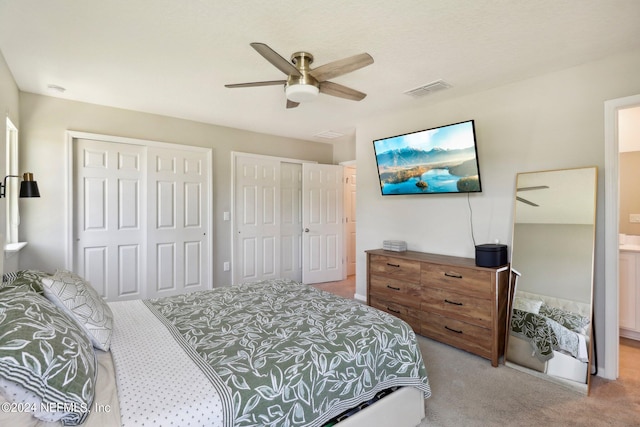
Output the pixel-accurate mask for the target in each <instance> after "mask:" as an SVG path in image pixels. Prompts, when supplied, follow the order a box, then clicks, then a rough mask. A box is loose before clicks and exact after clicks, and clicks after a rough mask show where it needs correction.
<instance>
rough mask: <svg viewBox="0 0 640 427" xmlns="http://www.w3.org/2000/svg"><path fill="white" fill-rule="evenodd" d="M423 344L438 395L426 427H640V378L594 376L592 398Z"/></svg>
mask: <svg viewBox="0 0 640 427" xmlns="http://www.w3.org/2000/svg"><path fill="white" fill-rule="evenodd" d="M418 341H419V343H420V348H421V350H422V354H423V357H424V359H425V365H426V366H427V371H428V376H429V381H430V384H431V390H432V397H431V398H429V399H427V400H426V401H425V410H426V419H425V420H424V421H423V422H422V424H421V426H438V427H449V426H456V427H457V426H465V427H468V426H544V425H556V426H640V381H639V379H638V378H631V379H628V380H627V379H620V380H618V381H607V380H604V379H602V378H600V377H593V379H592V387H591V395H590V396H588V397H587V396H584V395H581V394H579V393H576V392H574V391H570V390H568V389H565V388H564V387H561V386H559V385H556V384H553V383H550V382H548V381H545V380H542V379H540V378H536V377H533V376H531V375H528V374H526V373H523V372H520V371H517V370H515V369H512V368H509V367H506V366H504V365H500V366H499V367H497V368H493V367H492V366H491V363H490V362H489V361H488V360H485V359H482V358H480V357H477V356H474V355H472V354H470V353H467V352H464V351H461V350H457V349H455V348H453V347H450V346H447V345H444V344H441V343H438V342H436V341H433V340H430V339H428V338H424V337H418ZM637 363H640V358H637Z"/></svg>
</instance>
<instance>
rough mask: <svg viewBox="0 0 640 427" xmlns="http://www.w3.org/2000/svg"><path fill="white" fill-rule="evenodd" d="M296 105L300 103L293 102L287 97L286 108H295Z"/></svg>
mask: <svg viewBox="0 0 640 427" xmlns="http://www.w3.org/2000/svg"><path fill="white" fill-rule="evenodd" d="M298 105H300V103H299V102H293V101H291V100H289V99H287V108H296V107H297V106H298Z"/></svg>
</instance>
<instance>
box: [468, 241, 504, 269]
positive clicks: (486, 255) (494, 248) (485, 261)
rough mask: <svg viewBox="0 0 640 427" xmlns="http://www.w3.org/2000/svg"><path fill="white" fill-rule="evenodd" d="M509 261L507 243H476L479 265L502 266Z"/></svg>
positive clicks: (477, 262) (477, 263)
mask: <svg viewBox="0 0 640 427" xmlns="http://www.w3.org/2000/svg"><path fill="white" fill-rule="evenodd" d="M507 263H508V261H507V245H500V244H492V243H487V244H485V245H476V265H477V266H478V267H500V266H502V265H505V264H507Z"/></svg>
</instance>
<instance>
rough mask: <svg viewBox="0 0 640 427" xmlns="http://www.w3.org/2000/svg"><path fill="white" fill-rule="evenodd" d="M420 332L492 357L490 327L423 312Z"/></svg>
mask: <svg viewBox="0 0 640 427" xmlns="http://www.w3.org/2000/svg"><path fill="white" fill-rule="evenodd" d="M420 334H421V335H424V336H426V337H429V338H433V339H435V340H437V341H440V342H443V343H445V344H449V345H452V346H454V347H458V348H461V349H463V350H466V351H469V352H471V353H475V354H477V355H479V356H482V357H486V358H491V341H492V332H491V330H490V329H486V328H482V327H480V326H476V325H471V324H469V323H466V322H462V321H460V320H456V319H451V318H449V317H445V316H440V315H438V314H435V313H427V312H423V313H422V323H421V324H420ZM496 366H497V363H496Z"/></svg>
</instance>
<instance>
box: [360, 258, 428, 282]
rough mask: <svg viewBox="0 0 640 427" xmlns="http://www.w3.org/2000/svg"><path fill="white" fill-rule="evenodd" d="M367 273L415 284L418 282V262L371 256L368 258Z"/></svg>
mask: <svg viewBox="0 0 640 427" xmlns="http://www.w3.org/2000/svg"><path fill="white" fill-rule="evenodd" d="M369 272H370V273H371V274H383V275H388V276H393V277H394V278H396V279H403V280H408V281H410V282H414V283H417V282H419V281H420V262H419V261H413V260H407V259H403V258H394V257H388V256H383V255H371V256H370V258H369Z"/></svg>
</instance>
